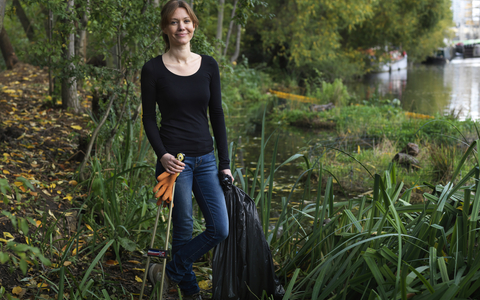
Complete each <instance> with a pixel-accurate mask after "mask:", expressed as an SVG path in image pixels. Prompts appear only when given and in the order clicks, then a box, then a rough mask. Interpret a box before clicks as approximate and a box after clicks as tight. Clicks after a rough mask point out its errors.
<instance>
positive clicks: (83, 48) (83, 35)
mask: <svg viewBox="0 0 480 300" xmlns="http://www.w3.org/2000/svg"><path fill="white" fill-rule="evenodd" d="M89 2H90V1H87V8H86V10H85V11H84V12H83V15H82V18H81V19H80V20H81V27H80V30H79V34H78V35H79V39H78V55H79V56H80V59H81V61H82V63H86V62H87V30H86V29H87V24H88V15H87V10H88V8H89V5H90V3H89Z"/></svg>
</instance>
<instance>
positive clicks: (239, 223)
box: [212, 174, 285, 300]
mask: <svg viewBox="0 0 480 300" xmlns="http://www.w3.org/2000/svg"><path fill="white" fill-rule="evenodd" d="M219 176H220V182H221V184H222V188H223V191H224V194H225V201H226V204H227V211H228V218H229V223H230V224H229V235H228V238H227V239H226V240H224V241H223V242H221V243H220V244H218V245H217V246H216V247H215V249H214V250H213V280H212V281H213V299H214V300H228V299H235V300H258V299H261V298H262V294H263V291H265V292H266V293H267V295H268V296H272V295H273V296H274V299H275V300H277V299H282V298H283V295H284V294H285V290H284V289H283V286H282V285H281V284H280V280H279V279H278V277H277V276H276V275H275V269H274V265H273V260H272V254H271V252H270V248H269V246H268V244H267V241H266V239H265V236H264V234H263V229H262V225H261V223H260V219H259V217H258V213H257V208H256V207H255V202H254V201H253V200H252V199H251V198H250V197H249V196H248V195H247V194H245V192H244V191H242V190H241V189H240V188H238V187H236V186H234V185H232V180H231V178H230V176H228V175H225V174H220V175H219ZM255 295H256V296H255ZM257 297H258V298H257Z"/></svg>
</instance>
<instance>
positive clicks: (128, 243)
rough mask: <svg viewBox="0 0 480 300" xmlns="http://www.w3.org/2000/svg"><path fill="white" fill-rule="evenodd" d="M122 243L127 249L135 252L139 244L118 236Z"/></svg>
mask: <svg viewBox="0 0 480 300" xmlns="http://www.w3.org/2000/svg"><path fill="white" fill-rule="evenodd" d="M118 240H119V242H120V245H121V246H122V247H123V248H125V249H126V250H127V251H130V252H133V251H135V249H136V248H137V244H136V243H135V242H133V241H131V240H129V239H128V238H124V237H123V238H122V237H121V238H118Z"/></svg>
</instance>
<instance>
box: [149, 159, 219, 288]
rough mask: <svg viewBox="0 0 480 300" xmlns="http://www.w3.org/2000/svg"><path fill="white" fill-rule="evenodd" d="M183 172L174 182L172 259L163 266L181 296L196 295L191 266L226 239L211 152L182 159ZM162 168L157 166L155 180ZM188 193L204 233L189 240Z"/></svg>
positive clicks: (194, 279) (190, 205)
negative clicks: (201, 219)
mask: <svg viewBox="0 0 480 300" xmlns="http://www.w3.org/2000/svg"><path fill="white" fill-rule="evenodd" d="M184 163H185V169H184V170H183V171H182V172H181V173H180V175H179V176H178V178H177V181H176V186H175V194H174V199H173V203H174V207H173V212H172V222H173V240H172V255H173V256H172V259H171V261H169V262H168V263H167V267H166V269H167V271H166V272H167V276H168V277H169V278H170V280H172V281H175V282H177V283H179V287H180V289H181V290H182V291H183V293H184V294H185V295H191V294H194V293H197V292H199V291H200V288H199V286H198V283H197V279H196V276H195V273H194V272H193V270H192V264H193V263H194V262H195V261H196V260H198V259H199V258H200V257H202V256H203V255H204V254H205V253H207V252H208V251H209V250H210V249H212V248H213V247H214V246H215V245H217V244H218V243H220V242H221V241H223V240H224V239H226V238H227V236H228V215H227V208H226V205H225V197H224V196H223V190H222V188H221V186H220V182H219V179H218V170H217V165H216V161H215V155H214V153H213V151H212V152H211V153H209V154H206V155H202V156H198V157H189V156H186V157H185V160H184ZM162 172H164V168H163V166H162V164H161V163H160V160H158V162H157V169H156V174H157V176H158V175H160V174H161V173H162ZM192 191H193V194H194V195H195V199H196V201H197V204H198V206H199V207H200V210H201V211H202V213H203V217H204V219H205V224H206V230H205V231H204V232H202V233H201V234H200V235H198V236H196V237H195V238H193V239H192V232H193V217H192V214H193V212H192Z"/></svg>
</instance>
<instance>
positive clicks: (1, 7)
mask: <svg viewBox="0 0 480 300" xmlns="http://www.w3.org/2000/svg"><path fill="white" fill-rule="evenodd" d="M5 6H7V0H0V28H3V16H4V15H5Z"/></svg>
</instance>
